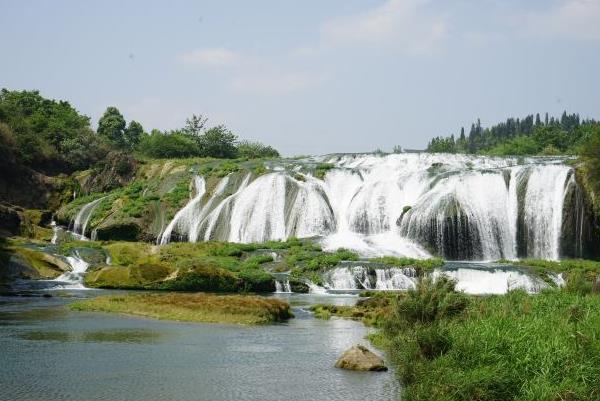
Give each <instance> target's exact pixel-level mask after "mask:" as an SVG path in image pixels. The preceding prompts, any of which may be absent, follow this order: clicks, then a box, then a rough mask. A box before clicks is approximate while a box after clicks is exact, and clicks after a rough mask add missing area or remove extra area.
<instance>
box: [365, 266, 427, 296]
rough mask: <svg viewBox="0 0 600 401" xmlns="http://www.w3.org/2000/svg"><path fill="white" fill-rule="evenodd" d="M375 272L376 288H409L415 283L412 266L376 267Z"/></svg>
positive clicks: (415, 277) (414, 273)
mask: <svg viewBox="0 0 600 401" xmlns="http://www.w3.org/2000/svg"><path fill="white" fill-rule="evenodd" d="M375 274H376V276H377V281H376V284H375V289H377V290H387V291H389V290H410V289H413V288H415V287H416V285H417V274H416V272H415V270H414V269H412V268H403V269H401V268H397V267H390V268H387V269H376V270H375Z"/></svg>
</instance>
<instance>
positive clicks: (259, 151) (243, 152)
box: [237, 141, 279, 159]
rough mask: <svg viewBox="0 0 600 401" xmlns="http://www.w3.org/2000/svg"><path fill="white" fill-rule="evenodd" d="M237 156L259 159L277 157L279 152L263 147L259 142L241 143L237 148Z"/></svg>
mask: <svg viewBox="0 0 600 401" xmlns="http://www.w3.org/2000/svg"><path fill="white" fill-rule="evenodd" d="M237 156H238V157H245V158H248V159H258V158H261V157H279V152H278V151H277V150H276V149H275V148H272V147H271V146H266V145H263V144H262V143H260V142H250V141H241V142H240V143H239V144H238V146H237Z"/></svg>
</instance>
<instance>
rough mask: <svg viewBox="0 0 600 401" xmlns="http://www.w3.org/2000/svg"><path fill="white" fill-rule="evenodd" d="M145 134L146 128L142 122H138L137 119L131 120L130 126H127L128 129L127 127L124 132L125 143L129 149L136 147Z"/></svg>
mask: <svg viewBox="0 0 600 401" xmlns="http://www.w3.org/2000/svg"><path fill="white" fill-rule="evenodd" d="M143 134H144V128H143V127H142V124H140V123H138V122H137V121H133V120H131V121H130V122H129V126H128V127H127V129H125V132H124V134H123V135H124V139H125V144H126V145H127V147H128V148H129V149H134V148H135V147H136V146H137V145H138V143H139V142H140V139H141V138H142V135H143Z"/></svg>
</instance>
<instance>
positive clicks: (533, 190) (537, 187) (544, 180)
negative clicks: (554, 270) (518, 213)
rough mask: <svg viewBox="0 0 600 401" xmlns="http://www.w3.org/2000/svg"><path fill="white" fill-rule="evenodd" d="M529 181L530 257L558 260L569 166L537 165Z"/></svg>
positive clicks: (527, 223) (526, 214)
mask: <svg viewBox="0 0 600 401" xmlns="http://www.w3.org/2000/svg"><path fill="white" fill-rule="evenodd" d="M531 169H532V171H531V173H530V175H529V179H528V180H527V191H526V193H525V204H524V206H523V210H524V220H525V228H526V230H527V251H528V252H527V254H528V256H531V257H534V258H538V259H552V260H558V259H559V257H560V255H559V250H560V235H561V226H562V216H563V204H564V199H565V190H566V188H567V176H568V174H569V171H570V169H569V167H567V166H535V167H532V168H531Z"/></svg>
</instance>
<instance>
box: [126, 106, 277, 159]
mask: <svg viewBox="0 0 600 401" xmlns="http://www.w3.org/2000/svg"><path fill="white" fill-rule="evenodd" d="M207 121H208V119H207V118H205V117H203V116H202V115H195V114H194V115H192V117H190V118H188V119H187V120H186V122H185V126H184V127H183V128H181V129H179V130H173V131H164V132H161V131H158V130H153V131H152V133H151V134H150V135H144V136H143V137H142V140H141V141H140V144H139V147H138V149H139V151H140V152H141V153H142V154H144V155H146V156H148V157H156V158H176V157H214V158H221V159H233V158H238V157H239V158H247V159H255V158H261V157H279V152H278V151H277V150H276V149H274V148H272V147H271V146H266V145H263V144H262V143H260V142H249V141H239V140H238V137H237V135H235V134H234V133H233V132H231V130H230V129H228V128H227V127H225V126H224V125H217V126H215V127H211V128H206V123H207Z"/></svg>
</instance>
